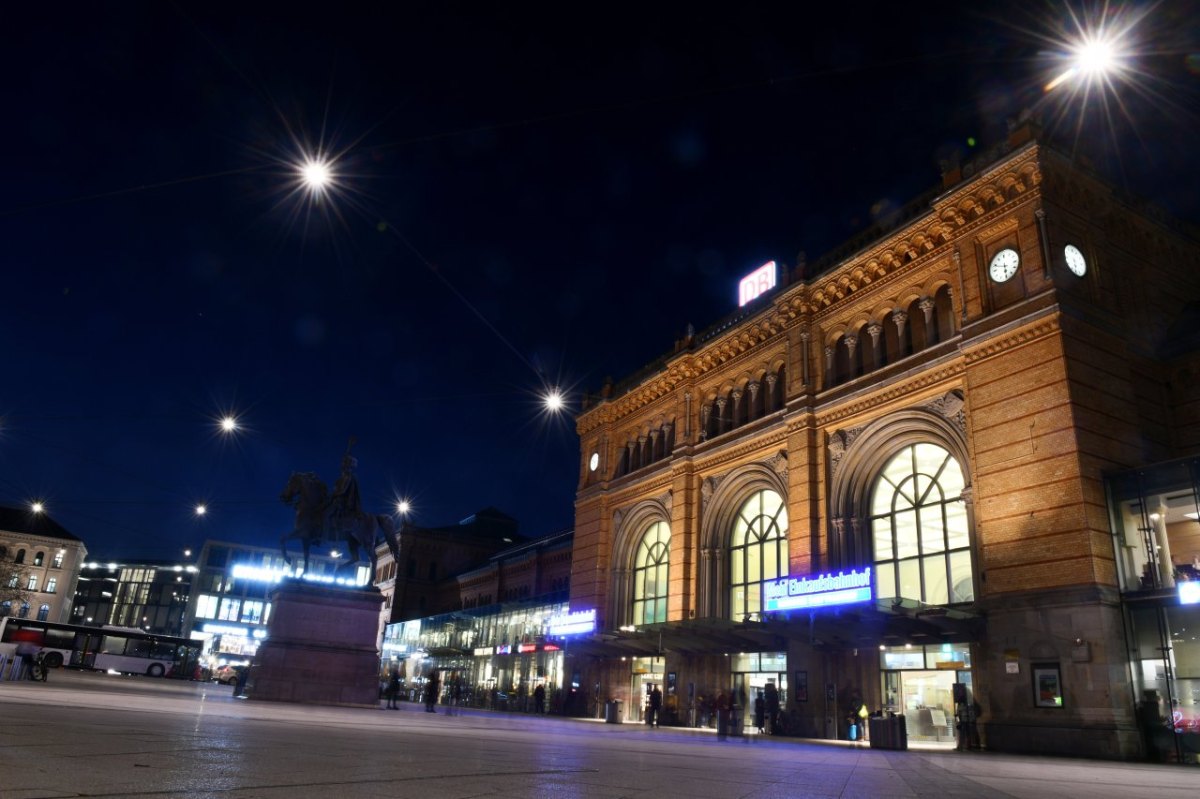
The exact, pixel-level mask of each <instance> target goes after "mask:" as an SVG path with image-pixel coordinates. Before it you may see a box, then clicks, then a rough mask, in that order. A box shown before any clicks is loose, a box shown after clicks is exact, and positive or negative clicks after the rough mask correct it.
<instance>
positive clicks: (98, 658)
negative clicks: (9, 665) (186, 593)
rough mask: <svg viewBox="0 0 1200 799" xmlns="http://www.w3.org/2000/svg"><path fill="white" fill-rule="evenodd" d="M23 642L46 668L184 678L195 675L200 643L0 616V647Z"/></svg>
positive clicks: (10, 649) (11, 650) (12, 648)
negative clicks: (41, 658) (40, 657)
mask: <svg viewBox="0 0 1200 799" xmlns="http://www.w3.org/2000/svg"><path fill="white" fill-rule="evenodd" d="M23 642H29V643H32V644H34V645H36V646H37V647H38V649H39V651H41V652H43V653H45V654H44V663H45V664H46V665H47V666H48V667H50V668H58V667H60V666H67V667H70V668H77V669H91V670H93V671H115V672H121V673H125V674H145V675H148V676H150V677H164V676H169V677H176V678H179V679H184V680H190V679H194V678H196V676H197V675H198V674H199V664H200V650H201V648H202V646H203V642H201V641H195V640H192V639H190V638H176V637H175V636H171V635H153V634H151V633H147V632H144V631H142V630H134V629H130V628H124V627H88V626H85V625H82V624H58V623H56V622H52V621H37V620H35V619H22V618H18V617H16V616H6V617H4V618H2V619H0V647H3V649H2V650H0V651H5V652H8V654H9V655H12V654H13V653H15V651H16V647H17V645H18V644H20V643H23Z"/></svg>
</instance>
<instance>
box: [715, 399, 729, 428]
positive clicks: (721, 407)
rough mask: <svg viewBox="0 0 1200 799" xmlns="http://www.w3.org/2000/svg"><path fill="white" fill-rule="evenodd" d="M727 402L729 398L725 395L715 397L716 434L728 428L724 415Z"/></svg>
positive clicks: (727, 420) (727, 421)
mask: <svg viewBox="0 0 1200 799" xmlns="http://www.w3.org/2000/svg"><path fill="white" fill-rule="evenodd" d="M728 404H729V400H728V399H726V398H725V397H717V435H721V434H722V433H724V432H725V431H727V430H728V429H729V427H728V425H729V419H728V417H727V416H725V406H726V405H728Z"/></svg>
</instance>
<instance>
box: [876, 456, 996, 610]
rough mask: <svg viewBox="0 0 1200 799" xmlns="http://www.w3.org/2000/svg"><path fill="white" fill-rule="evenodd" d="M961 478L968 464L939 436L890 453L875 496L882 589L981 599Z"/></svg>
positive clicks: (928, 598) (931, 597)
mask: <svg viewBox="0 0 1200 799" xmlns="http://www.w3.org/2000/svg"><path fill="white" fill-rule="evenodd" d="M963 485H964V480H963V472H962V467H961V466H959V464H958V461H956V460H955V459H954V457H953V456H952V455H951V454H950V453H949V452H947V451H946V450H944V449H942V448H941V447H939V446H937V445H936V444H915V445H913V446H910V447H905V448H904V449H902V450H901V451H900V452H899V453H897V454H896V455H895V456H894V457H893V458H892V459H891V460H890V461H888V464H887V466H885V467H884V469H883V472H882V473H881V474H880V475H879V478H878V480H877V481H876V483H875V489H874V493H873V494H872V497H871V536H872V540H873V541H874V546H875V580H876V586H877V588H878V596H879V597H881V598H884V597H907V598H909V599H918V600H921V601H922V602H927V603H929V604H931V605H942V604H947V603H954V602H970V601H972V600H973V599H975V580H974V575H973V571H972V567H971V535H970V530H969V529H968V528H967V508H966V505H965V504H964V503H963V501H962V491H963Z"/></svg>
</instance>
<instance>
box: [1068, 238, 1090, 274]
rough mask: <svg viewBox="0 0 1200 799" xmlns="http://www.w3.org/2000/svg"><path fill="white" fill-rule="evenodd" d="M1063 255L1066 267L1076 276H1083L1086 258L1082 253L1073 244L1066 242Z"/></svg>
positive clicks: (1085, 268)
mask: <svg viewBox="0 0 1200 799" xmlns="http://www.w3.org/2000/svg"><path fill="white" fill-rule="evenodd" d="M1063 256H1064V257H1066V259H1067V269H1070V270H1071V273H1072V274H1074V275H1075V276H1076V277H1083V276H1084V273H1086V272H1087V260H1086V259H1085V258H1084V257H1083V253H1081V252H1080V251H1079V248H1078V247H1076V246H1075V245H1074V244H1068V245H1067V246H1066V247H1064V248H1063Z"/></svg>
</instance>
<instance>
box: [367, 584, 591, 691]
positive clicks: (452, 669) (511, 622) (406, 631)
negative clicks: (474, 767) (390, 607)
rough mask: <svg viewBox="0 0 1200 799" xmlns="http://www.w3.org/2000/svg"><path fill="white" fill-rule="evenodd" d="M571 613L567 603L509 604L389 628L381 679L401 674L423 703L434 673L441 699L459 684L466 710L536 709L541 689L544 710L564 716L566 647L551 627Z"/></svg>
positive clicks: (406, 689) (402, 682)
mask: <svg viewBox="0 0 1200 799" xmlns="http://www.w3.org/2000/svg"><path fill="white" fill-rule="evenodd" d="M567 612H568V604H567V603H566V602H554V603H537V602H532V603H529V604H519V605H517V604H513V603H505V604H496V605H490V606H487V607H482V608H474V609H471V610H469V611H457V612H454V613H445V614H441V615H438V616H429V617H426V618H423V619H414V620H412V621H404V622H397V623H395V624H389V625H388V626H387V628H386V630H385V631H384V637H383V661H382V664H381V675H382V674H388V673H389V672H390V671H391V670H392V669H393V668H395V669H397V670H398V671H399V673H400V678H401V684H402V685H403V686H404V688H403V691H404V695H405V698H407V699H408V700H410V701H418V700H419V699H420V698H421V696H422V692H423V690H424V686H425V685H426V684H427V683H428V681H429V680H430V678H431V677H432V676H433V675H434V674H435V673H436V674H437V675H438V680H439V685H440V691H441V696H440V697H439V701H440V702H443V703H444V702H447V701H449V700H450V698H451V696H452V692H453V690H454V686H455V685H458V686H460V687H459V703H460V704H462V705H466V706H471V707H482V708H489V709H493V710H509V711H518V712H535V710H536V707H535V700H534V696H535V693H534V692H535V690H536V689H537V687H538V686H539V685H540V686H542V687H543V688H544V690H545V702H544V710H545V711H546V712H555V713H557V712H562V711H563V709H564V708H565V706H566V703H567V702H568V701H569V699H570V697H566V696H563V695H561V691H560V688H561V687H562V686H563V685H564V681H563V675H562V667H563V649H564V648H565V647H569V644H566V643H564V641H563V639H559V638H550V637H549V636H548V625H549V622H550V619H551V618H552V617H554V616H560V615H563V614H566V613H567ZM572 687H574V688H578V686H571V685H568V690H570V689H571V688H572Z"/></svg>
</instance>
